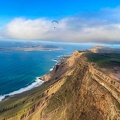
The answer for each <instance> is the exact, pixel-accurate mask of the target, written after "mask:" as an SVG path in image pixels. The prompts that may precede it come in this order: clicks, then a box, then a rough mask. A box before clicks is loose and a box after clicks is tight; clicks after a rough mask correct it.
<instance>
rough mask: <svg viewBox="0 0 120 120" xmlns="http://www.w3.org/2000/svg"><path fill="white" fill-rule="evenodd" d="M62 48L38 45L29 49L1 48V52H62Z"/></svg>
mask: <svg viewBox="0 0 120 120" xmlns="http://www.w3.org/2000/svg"><path fill="white" fill-rule="evenodd" d="M62 49H63V48H62V47H58V46H54V45H42V46H41V45H37V46H27V47H11V48H5V47H3V48H2V47H1V48H0V50H20V51H43V50H44V51H51V50H62Z"/></svg>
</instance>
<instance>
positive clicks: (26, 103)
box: [0, 51, 120, 120]
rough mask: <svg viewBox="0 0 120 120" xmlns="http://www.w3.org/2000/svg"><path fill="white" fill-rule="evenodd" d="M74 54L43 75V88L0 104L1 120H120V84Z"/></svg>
mask: <svg viewBox="0 0 120 120" xmlns="http://www.w3.org/2000/svg"><path fill="white" fill-rule="evenodd" d="M88 54H89V53H86V52H79V51H75V52H74V53H73V55H72V56H71V57H70V58H68V59H66V60H65V61H62V62H60V63H59V64H58V65H56V66H55V67H54V69H53V71H51V72H50V73H48V74H47V75H44V76H43V79H45V81H47V82H45V83H44V84H43V85H42V86H40V87H37V88H35V89H33V90H31V91H28V92H25V93H22V94H20V95H15V96H11V97H9V98H8V99H6V100H4V101H2V102H1V103H0V120H2V119H3V120H6V119H9V120H120V83H119V82H117V81H115V80H114V79H112V78H111V77H109V76H108V75H107V74H105V72H103V71H102V70H101V69H100V68H99V67H97V66H96V63H93V62H90V61H89V59H88Z"/></svg>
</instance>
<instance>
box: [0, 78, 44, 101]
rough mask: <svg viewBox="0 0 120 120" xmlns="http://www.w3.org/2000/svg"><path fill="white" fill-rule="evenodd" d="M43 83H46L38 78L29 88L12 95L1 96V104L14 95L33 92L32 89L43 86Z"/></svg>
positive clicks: (14, 92)
mask: <svg viewBox="0 0 120 120" xmlns="http://www.w3.org/2000/svg"><path fill="white" fill-rule="evenodd" d="M43 83H44V80H42V79H41V77H36V80H35V82H33V83H32V84H30V85H28V86H26V87H24V88H21V89H19V90H16V91H13V92H11V93H8V94H4V95H1V96H0V102H1V101H3V100H5V99H7V98H9V97H10V96H12V95H18V94H22V93H23V92H26V91H29V90H32V89H34V88H36V87H38V86H40V85H42V84H43Z"/></svg>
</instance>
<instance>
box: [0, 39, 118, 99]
mask: <svg viewBox="0 0 120 120" xmlns="http://www.w3.org/2000/svg"><path fill="white" fill-rule="evenodd" d="M31 45H55V46H57V47H63V48H64V49H63V50H56V51H15V50H14V51H12V50H0V100H1V99H3V98H4V97H5V95H13V94H18V93H21V92H23V91H26V90H29V89H32V88H33V87H36V86H38V85H40V84H42V81H40V80H39V79H38V77H40V76H42V75H44V74H46V73H48V72H49V71H50V69H51V68H52V67H53V66H54V65H55V64H56V59H59V57H60V56H62V55H70V54H72V53H73V51H74V50H84V49H88V48H90V47H93V46H95V45H96V44H92V43H88V44H80V43H79V44H78V43H61V42H41V41H29V42H28V41H17V42H16V41H7V40H1V41H0V48H1V47H6V48H9V47H26V46H31ZM110 46H112V47H113V45H110ZM114 46H115V45H114ZM115 47H118V48H119V47H120V46H115Z"/></svg>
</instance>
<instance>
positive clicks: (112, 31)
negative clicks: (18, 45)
mask: <svg viewBox="0 0 120 120" xmlns="http://www.w3.org/2000/svg"><path fill="white" fill-rule="evenodd" d="M51 21H52V20H49V19H46V18H39V19H34V20H32V19H25V18H15V19H13V20H12V21H10V22H9V23H8V24H6V25H5V26H4V27H3V28H2V29H1V30H0V38H1V39H3V38H9V39H13V38H14V39H25V40H51V41H65V42H84V43H86V42H95V43H120V7H117V8H115V9H111V8H106V9H102V10H101V11H99V12H96V13H89V14H88V13H84V14H81V15H77V16H71V17H66V18H62V19H61V20H59V24H56V27H55V28H54V24H53V23H52V22H51Z"/></svg>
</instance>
